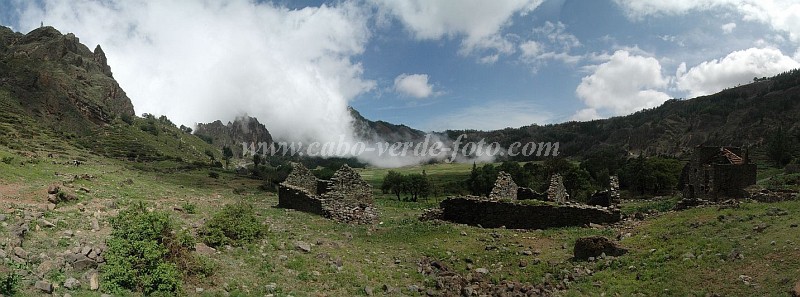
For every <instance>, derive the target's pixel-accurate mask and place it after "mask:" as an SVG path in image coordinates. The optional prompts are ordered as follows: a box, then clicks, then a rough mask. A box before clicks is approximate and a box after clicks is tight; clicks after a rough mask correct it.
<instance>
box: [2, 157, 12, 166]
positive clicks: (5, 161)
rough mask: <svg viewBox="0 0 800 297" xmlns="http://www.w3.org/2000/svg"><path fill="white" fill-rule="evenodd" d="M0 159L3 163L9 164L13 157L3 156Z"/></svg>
mask: <svg viewBox="0 0 800 297" xmlns="http://www.w3.org/2000/svg"><path fill="white" fill-rule="evenodd" d="M2 161H3V163H6V164H9V165H11V163H12V162H14V157H3V160H2Z"/></svg>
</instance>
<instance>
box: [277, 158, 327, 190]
mask: <svg viewBox="0 0 800 297" xmlns="http://www.w3.org/2000/svg"><path fill="white" fill-rule="evenodd" d="M317 183H318V182H317V177H315V176H314V174H313V173H311V170H308V168H306V166H303V164H301V163H293V164H292V172H290V173H289V176H287V177H286V180H285V181H284V182H283V184H287V185H291V186H295V187H298V188H301V189H305V190H306V191H308V192H309V193H311V194H314V195H316V194H318V193H319V192H318V189H317Z"/></svg>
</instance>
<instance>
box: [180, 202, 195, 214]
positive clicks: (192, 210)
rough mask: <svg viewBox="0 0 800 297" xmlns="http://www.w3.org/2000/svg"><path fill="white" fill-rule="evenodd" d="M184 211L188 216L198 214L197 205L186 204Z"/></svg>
mask: <svg viewBox="0 0 800 297" xmlns="http://www.w3.org/2000/svg"><path fill="white" fill-rule="evenodd" d="M183 210H184V211H186V213H188V214H195V213H197V205H195V204H194V203H189V202H186V203H184V204H183Z"/></svg>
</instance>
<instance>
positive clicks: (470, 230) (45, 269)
mask: <svg viewBox="0 0 800 297" xmlns="http://www.w3.org/2000/svg"><path fill="white" fill-rule="evenodd" d="M0 157H5V159H4V160H9V159H8V158H12V159H11V160H9V162H8V163H6V162H3V163H0V214H1V215H0V219H2V220H1V221H2V227H0V247H2V248H3V251H4V252H3V253H0V256H2V257H0V258H2V259H0V263H2V267H0V276H2V274H9V273H14V274H16V275H19V276H21V277H20V278H19V283H18V288H19V290H20V292H19V293H20V294H21V295H23V296H37V295H39V294H40V293H41V290H39V289H37V288H35V285H36V283H37V281H42V280H43V281H45V282H48V283H51V284H53V285H54V287H55V288H54V294H55V295H57V296H63V295H64V294H70V295H71V296H98V295H100V293H104V292H102V291H103V288H102V286H101V288H100V289H99V290H92V289H91V274H92V273H91V272H92V270H91V268H89V269H87V270H80V271H79V270H76V269H73V268H72V267H70V266H69V265H64V257H65V255H69V254H70V253H73V250H75V249H76V248H77V249H78V250H80V249H82V248H83V247H92V248H96V247H101V246H103V245H104V242H105V240H106V238H107V237H108V235H109V234H110V232H111V226H110V224H109V219H110V218H112V217H114V216H115V215H117V214H118V213H119V211H120V210H122V209H125V208H127V207H130V206H131V205H134V204H137V203H139V202H146V203H147V205H148V206H149V207H151V208H153V209H156V210H164V211H167V212H169V213H170V214H171V216H172V217H173V218H174V219H176V220H177V221H178V222H179V224H180V226H182V228H186V229H187V230H189V231H190V232H192V233H194V232H196V231H197V229H198V228H199V227H200V226H202V225H203V223H204V222H205V221H206V220H208V219H209V218H210V217H211V216H212V215H213V214H214V213H215V212H217V211H218V210H219V209H220V208H221V206H223V205H226V204H231V203H235V202H242V201H244V202H248V203H252V204H253V205H255V206H256V213H257V218H258V220H260V221H261V222H262V223H263V224H266V225H267V226H268V229H269V232H268V233H267V235H266V237H265V238H264V239H262V240H260V241H259V242H256V243H253V244H249V245H245V246H243V247H231V248H221V249H219V250H210V249H200V250H198V251H197V253H202V254H203V255H204V256H206V257H207V258H208V259H209V260H210V262H211V263H213V267H214V269H213V274H212V275H210V276H206V277H191V278H188V279H185V281H184V284H183V292H184V293H185V294H186V295H192V296H193V295H197V296H221V295H231V296H270V295H272V296H289V295H291V296H358V295H367V294H368V293H371V294H374V295H399V294H405V295H411V296H416V295H419V296H424V295H426V293H427V292H428V291H431V292H432V293H433V292H436V291H437V290H438V288H437V281H436V279H435V277H434V276H433V275H426V274H425V273H424V271H425V269H424V265H421V263H422V264H424V263H426V261H430V260H435V261H438V262H440V263H442V264H444V265H446V266H447V267H449V268H450V269H452V270H455V271H456V273H459V274H463V275H467V274H474V275H476V276H477V275H481V276H480V277H481V278H485V279H486V280H488V281H490V282H495V283H500V282H501V281H503V280H513V281H519V282H523V283H532V284H534V285H537V284H543V283H547V284H550V285H551V287H553V288H560V289H561V290H559V291H557V292H556V295H561V296H585V295H588V296H596V295H601V294H603V293H605V295H609V296H614V295H620V296H632V295H642V296H656V295H658V296H708V295H718V296H785V295H786V294H787V292H788V291H790V290H791V288H793V287H794V284H795V283H796V282H798V280H800V279H798V275H800V236H798V235H800V228H798V227H797V225H798V223H800V215H798V214H800V201H793V202H782V203H773V204H761V203H751V202H748V203H742V204H741V205H739V206H738V207H731V208H719V207H716V206H714V207H702V208H696V209H691V210H687V211H682V212H674V211H663V212H656V211H654V212H653V213H652V214H648V215H646V216H645V217H644V219H643V220H634V219H626V220H625V221H624V222H623V223H620V224H617V225H613V226H596V227H594V228H588V227H583V228H580V227H575V228H561V229H551V230H530V231H525V230H506V229H482V228H477V227H470V226H465V225H457V224H450V223H444V222H436V221H433V222H430V221H429V222H421V221H419V220H418V217H419V215H420V214H421V213H422V212H423V210H424V209H425V208H429V207H434V206H436V205H437V202H438V200H441V199H442V198H441V197H440V198H436V199H430V200H428V201H422V202H418V203H413V202H398V201H396V200H394V199H392V196H389V195H383V194H380V193H379V191H376V195H377V196H376V198H377V199H376V201H377V207H378V209H379V210H380V211H381V222H380V223H379V224H376V225H373V226H351V225H343V224H338V223H335V222H333V221H330V220H327V219H324V218H322V217H319V216H315V215H311V214H307V213H302V212H297V211H293V210H286V209H280V208H276V207H275V205H277V196H276V195H275V194H272V193H267V192H263V191H261V190H259V186H260V185H261V183H262V182H261V181H258V180H254V179H250V178H247V177H241V176H237V175H235V174H233V173H227V172H222V173H221V175H220V177H219V178H216V179H215V178H211V177H209V174H208V170H206V169H204V170H189V171H180V170H175V171H174V172H170V166H172V165H170V164H169V163H153V164H146V165H142V164H134V163H127V162H123V161H118V160H113V159H106V158H101V157H95V156H90V155H83V156H55V157H54V158H47V157H44V156H19V155H15V154H11V153H9V152H7V151H2V150H0ZM76 158H81V159H83V160H85V161H84V162H83V164H82V165H80V166H74V165H70V164H69V161H70V160H72V159H76ZM147 167H151V168H158V170H155V169H154V170H143V169H146V168H147ZM464 168H465V170H469V169H468V168H469V167H467V166H465V167H464ZM370 170H371V169H367V172H363V174H364V176H365V177H369V176H374V175H376V173H375V172H370ZM167 172H169V173H167ZM466 172H468V171H466ZM454 174H456V173H454ZM457 174H463V172H462V173H457ZM51 184H63V185H64V187H67V188H69V189H71V190H72V191H74V192H75V193H77V194H78V200H77V201H76V202H68V203H64V204H59V205H58V206H57V207H56V208H55V209H51V210H48V203H47V188H48V186H49V185H51ZM664 199H670V198H664ZM665 205H667V206H668V205H669V201H668V200H654V201H644V202H642V201H637V202H625V203H624V204H623V205H622V208H623V210H624V211H625V212H626V213H629V214H631V213H634V212H636V211H641V212H643V213H649V211H648V210H650V209H654V210H655V209H659V208H665ZM631 217H633V216H631ZM26 221H28V222H29V230H30V231H28V232H27V234H25V236H24V240H23V242H22V246H21V247H22V249H24V251H25V254H26V255H25V257H18V256H17V255H16V252H17V251H15V250H14V249H13V248H12V245H13V240H14V238H15V236H14V235H13V234H12V230H14V227H15V226H17V225H19V224H21V223H23V222H26ZM589 235H602V236H606V237H609V238H613V239H615V240H618V241H619V243H620V244H621V245H622V246H623V247H625V248H627V249H629V251H630V252H629V253H628V254H625V255H623V256H620V257H613V258H612V257H608V258H602V259H597V260H595V261H591V262H585V261H573V260H571V257H572V246H573V244H574V242H575V240H576V239H577V238H579V237H584V236H589ZM23 258H24V259H23ZM481 268H483V269H481ZM484 269H485V270H484ZM98 272H99V281H100V282H101V283H102V282H103V270H102V266H101V267H100V268H99V271H98ZM484 274H485V275H484ZM70 278H74V279H76V280H78V281H80V283H81V285H79V286H77V287H73V289H67V288H65V287H64V282H65V281H66V280H68V279H70ZM387 291H388V292H387Z"/></svg>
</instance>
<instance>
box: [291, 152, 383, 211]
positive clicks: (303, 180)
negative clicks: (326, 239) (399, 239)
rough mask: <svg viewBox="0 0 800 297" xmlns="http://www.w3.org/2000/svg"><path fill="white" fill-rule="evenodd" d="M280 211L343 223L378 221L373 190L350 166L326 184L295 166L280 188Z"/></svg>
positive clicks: (301, 166)
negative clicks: (288, 209) (322, 217)
mask: <svg viewBox="0 0 800 297" xmlns="http://www.w3.org/2000/svg"><path fill="white" fill-rule="evenodd" d="M278 207H283V208H291V209H296V210H300V211H304V212H309V213H313V214H318V215H321V216H324V217H326V218H329V219H332V220H335V221H337V222H344V223H354V224H371V223H374V222H376V221H377V220H378V210H377V209H376V208H375V207H374V206H373V198H372V187H371V186H370V185H369V184H368V183H367V182H365V181H364V180H363V179H362V178H361V175H359V174H358V172H355V170H353V169H352V168H350V167H349V166H347V165H344V166H342V168H341V169H339V171H337V172H336V173H335V174H334V178H333V179H332V180H330V181H326V180H320V179H317V178H316V177H315V176H314V175H313V174H311V171H309V170H308V169H307V168H305V166H303V165H302V164H299V163H298V164H294V167H293V169H292V172H291V173H290V174H289V177H287V178H286V181H284V182H283V183H281V184H280V186H279V187H278Z"/></svg>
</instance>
